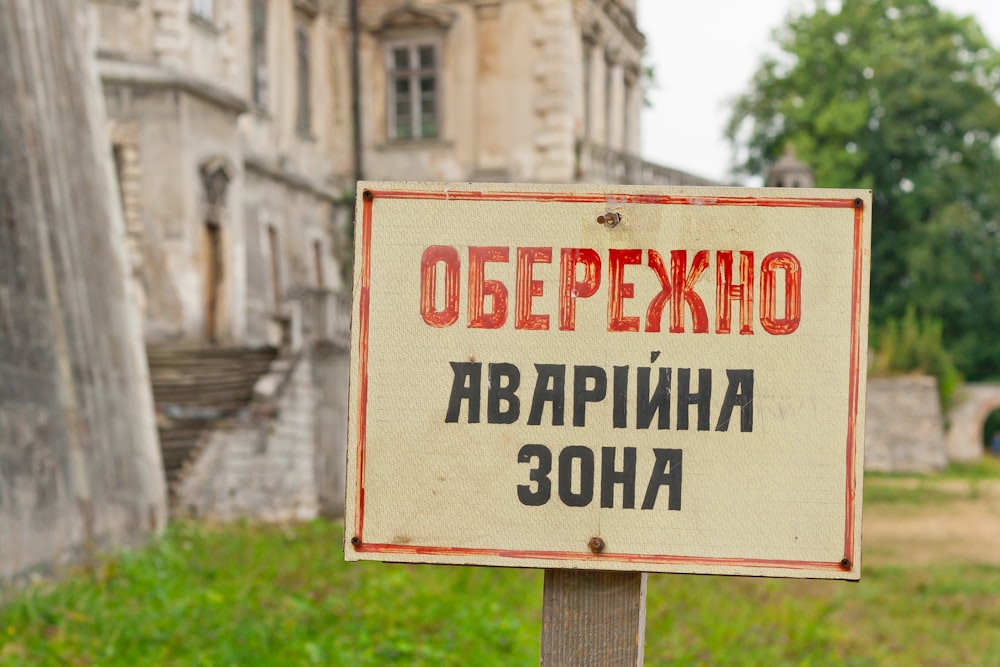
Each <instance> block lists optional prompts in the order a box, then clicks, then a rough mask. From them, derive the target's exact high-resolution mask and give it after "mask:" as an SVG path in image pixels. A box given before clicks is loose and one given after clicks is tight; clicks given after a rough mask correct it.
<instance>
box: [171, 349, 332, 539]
mask: <svg viewBox="0 0 1000 667" xmlns="http://www.w3.org/2000/svg"><path fill="white" fill-rule="evenodd" d="M257 392H258V397H257V399H256V400H255V402H254V404H253V405H252V406H251V410H250V411H249V414H248V415H247V416H245V417H243V418H240V419H238V420H233V421H232V422H230V423H229V424H219V425H218V426H217V427H216V429H215V430H213V431H210V432H209V433H207V434H206V435H205V436H204V441H203V443H202V445H201V452H200V454H199V455H198V456H197V458H196V459H195V460H194V461H193V463H192V464H191V465H190V467H189V468H188V469H187V470H185V471H184V473H183V474H182V477H181V480H180V482H179V484H178V489H177V497H178V500H177V504H178V509H179V510H180V511H182V512H185V513H187V514H191V515H194V516H198V517H207V518H213V519H220V520H227V519H236V518H240V517H254V518H258V519H263V520H265V521H283V520H290V519H311V518H314V517H316V516H317V514H318V513H319V504H318V493H317V488H316V470H315V467H314V459H315V446H314V433H315V430H314V429H315V426H314V422H313V410H314V406H315V402H316V397H317V392H316V391H315V390H314V388H313V383H312V366H311V364H310V361H309V358H308V356H305V355H303V356H300V357H299V358H298V359H279V360H278V361H276V362H275V365H274V367H273V369H272V372H271V373H270V374H269V375H267V376H265V377H264V378H262V379H261V381H260V382H258V390H257ZM262 394H263V395H262ZM269 398H275V399H276V400H274V402H273V403H271V404H270V405H269V401H268V399H269Z"/></svg>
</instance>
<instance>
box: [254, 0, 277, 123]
mask: <svg viewBox="0 0 1000 667" xmlns="http://www.w3.org/2000/svg"><path fill="white" fill-rule="evenodd" d="M248 3H249V9H250V99H251V101H252V102H253V103H254V104H256V105H257V106H258V107H260V108H261V109H266V108H267V107H268V93H269V92H270V90H269V85H268V84H269V81H268V79H269V77H268V70H269V69H270V68H269V67H268V65H269V60H270V59H269V58H268V53H267V50H268V48H267V47H268V32H269V27H270V21H269V20H268V18H269V12H268V5H270V4H271V3H270V2H269V1H268V0H248ZM258 12H259V13H258ZM258 17H259V18H260V21H261V22H260V24H259V25H258V23H257V18H258ZM258 38H259V39H258Z"/></svg>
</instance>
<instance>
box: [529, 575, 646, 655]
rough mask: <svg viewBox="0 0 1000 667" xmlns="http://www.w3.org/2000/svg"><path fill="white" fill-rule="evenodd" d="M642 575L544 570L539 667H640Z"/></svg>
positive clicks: (643, 626) (643, 607) (643, 600)
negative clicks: (540, 661)
mask: <svg viewBox="0 0 1000 667" xmlns="http://www.w3.org/2000/svg"><path fill="white" fill-rule="evenodd" d="M646 578H647V575H646V573H645V572H601V571H593V570H546V571H545V592H544V594H543V603H542V667H626V666H627V667H639V666H641V665H642V659H643V647H644V644H645V634H646Z"/></svg>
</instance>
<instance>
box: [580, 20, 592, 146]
mask: <svg viewBox="0 0 1000 667" xmlns="http://www.w3.org/2000/svg"><path fill="white" fill-rule="evenodd" d="M593 59H594V47H593V45H592V44H591V43H590V42H588V41H587V40H584V41H583V138H584V139H587V140H589V139H590V123H591V120H590V95H591V93H590V79H591V76H592V75H593V74H592V67H591V64H592V62H593Z"/></svg>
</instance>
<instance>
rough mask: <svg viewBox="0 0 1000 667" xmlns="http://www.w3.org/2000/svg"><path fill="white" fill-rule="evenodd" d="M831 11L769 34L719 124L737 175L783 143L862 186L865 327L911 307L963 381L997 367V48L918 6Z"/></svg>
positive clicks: (875, 3)
mask: <svg viewBox="0 0 1000 667" xmlns="http://www.w3.org/2000/svg"><path fill="white" fill-rule="evenodd" d="M838 5H839V6H838V7H832V6H827V4H826V3H824V2H823V1H822V0H817V2H816V5H815V6H814V8H813V10H812V11H811V12H809V13H805V14H801V15H797V16H791V17H789V18H788V19H787V21H786V24H785V25H784V26H783V27H782V28H781V29H779V30H778V31H777V32H776V34H775V37H776V40H777V43H778V46H779V47H780V53H779V54H778V55H777V56H773V57H768V58H766V59H765V60H764V61H763V62H762V64H761V65H760V68H759V69H758V71H757V73H756V74H755V76H754V78H753V82H752V84H751V86H750V88H749V90H748V92H747V93H745V94H744V95H743V96H742V97H740V98H739V99H738V100H737V101H736V102H735V105H734V108H733V115H732V118H731V120H730V125H729V128H728V130H727V134H728V137H729V139H730V140H731V141H732V142H733V145H734V147H735V148H736V149H737V150H738V151H739V152H740V153H741V154H742V157H743V162H742V164H741V165H740V170H741V171H742V172H744V173H747V174H758V175H763V174H764V173H765V172H766V170H767V168H768V166H769V165H770V164H772V163H773V162H774V161H775V160H776V158H777V157H779V156H780V155H781V153H782V152H783V151H784V148H785V147H786V145H788V144H789V143H790V144H792V145H793V146H794V147H795V149H796V152H797V154H798V156H799V157H800V158H801V159H802V160H804V161H805V162H807V163H808V164H809V165H810V166H811V167H812V168H813V169H814V171H815V175H816V183H817V185H818V186H820V187H861V188H871V189H872V190H873V212H872V213H873V230H872V237H873V238H872V246H873V247H872V282H871V287H872V308H871V312H872V319H873V323H874V324H876V325H881V324H883V323H885V322H886V321H888V319H889V318H899V317H902V316H903V314H904V313H905V311H906V309H907V307H912V308H914V309H915V310H916V312H917V314H918V315H920V316H921V317H933V318H934V319H938V320H940V321H941V322H942V323H943V327H944V330H943V337H944V344H945V345H946V346H947V347H948V348H949V349H950V350H951V351H952V352H953V354H954V357H955V359H956V362H957V363H958V365H959V367H960V369H961V370H962V371H963V373H964V374H965V375H966V376H968V377H972V378H979V377H985V376H996V375H1000V335H998V334H1000V271H998V268H1000V235H998V223H997V220H998V218H1000V191H998V186H1000V180H998V177H1000V163H998V159H997V146H998V145H1000V140H998V136H1000V104H998V102H997V100H998V99H1000V56H998V53H997V51H996V50H995V49H994V47H993V46H992V45H991V44H990V43H989V41H988V40H987V39H986V37H985V36H984V35H983V32H982V30H981V29H980V28H979V26H978V25H977V24H976V22H975V21H974V20H973V19H972V18H968V17H965V18H963V17H957V16H954V15H952V14H950V13H948V12H946V11H942V10H940V9H938V8H937V7H936V6H935V5H934V4H933V3H932V2H931V1H930V0H843V2H841V3H838Z"/></svg>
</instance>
